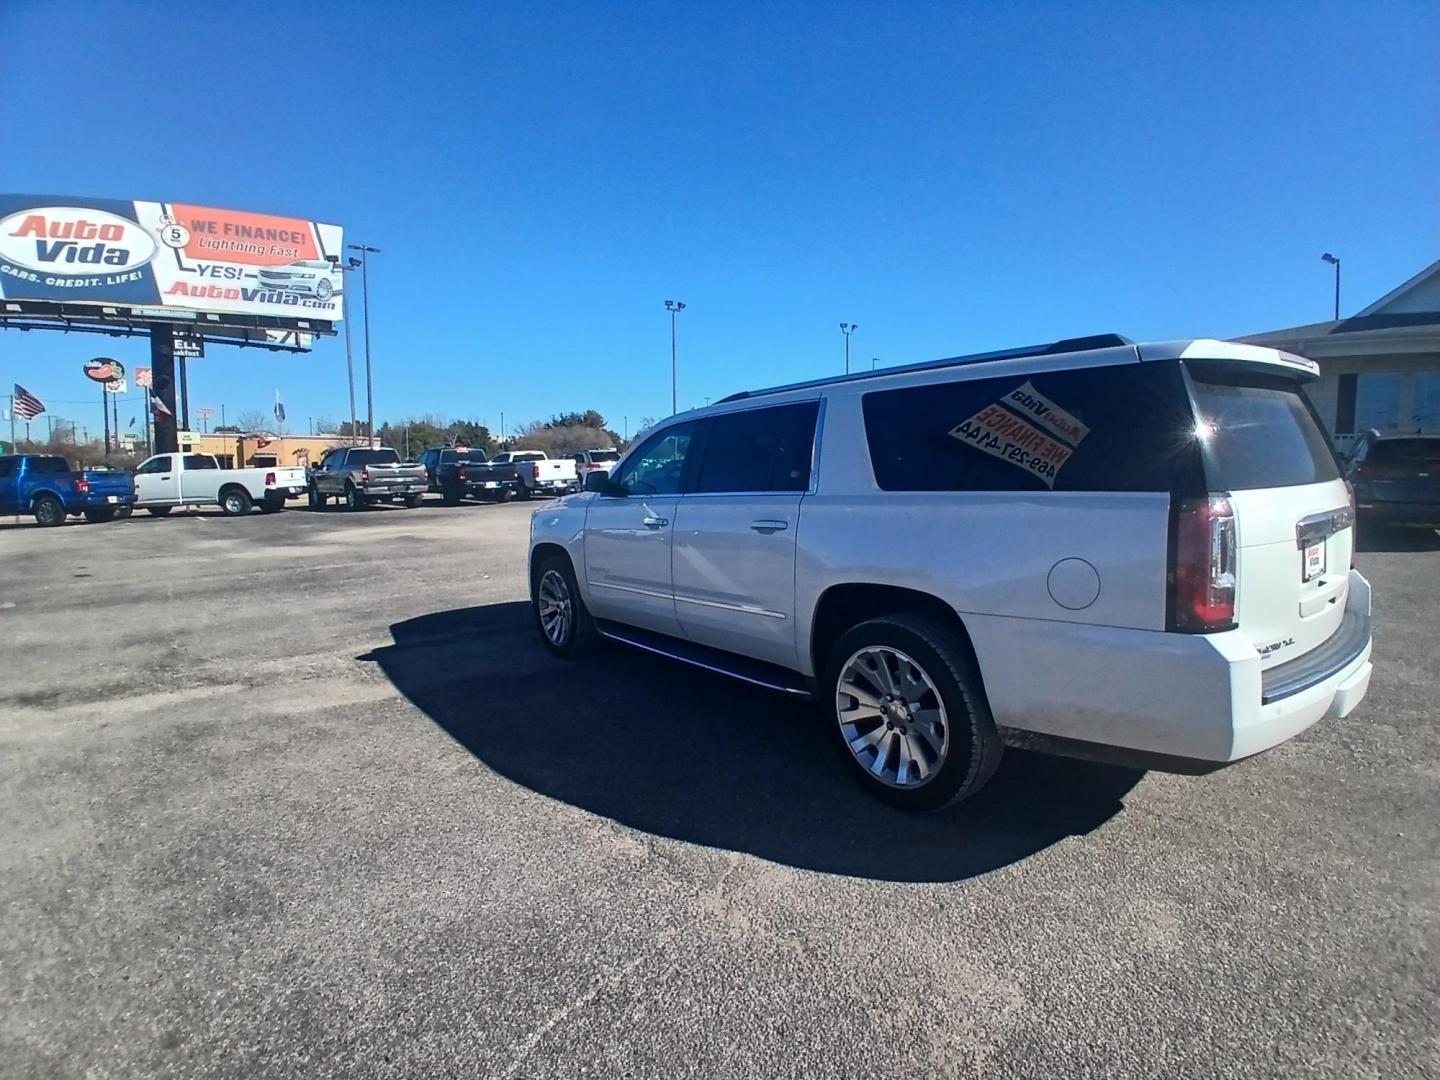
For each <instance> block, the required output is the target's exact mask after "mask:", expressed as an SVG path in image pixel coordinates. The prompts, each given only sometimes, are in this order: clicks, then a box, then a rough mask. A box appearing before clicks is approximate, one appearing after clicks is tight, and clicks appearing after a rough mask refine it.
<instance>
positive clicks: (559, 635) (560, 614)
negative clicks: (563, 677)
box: [531, 555, 599, 657]
mask: <svg viewBox="0 0 1440 1080" xmlns="http://www.w3.org/2000/svg"><path fill="white" fill-rule="evenodd" d="M531 596H532V597H533V599H532V601H531V606H532V607H533V608H534V611H535V623H536V625H537V626H538V627H539V628H540V638H541V640H543V641H544V642H545V647H546V648H547V649H549V650H550V651H551V652H552V653H554V654H555V655H556V656H565V657H570V656H575V655H577V654H579V653H582V652H584V651H586V650H587V649H589V648H590V647H591V646H592V645H593V644H594V643H595V640H596V638H597V637H599V635H598V634H597V633H596V631H595V622H594V620H593V619H592V618H591V617H590V612H589V611H588V610H587V609H586V607H585V601H584V600H582V599H581V598H580V590H579V588H578V587H577V586H576V584H575V571H574V570H573V569H572V568H571V566H570V560H569V559H566V558H564V557H563V556H560V555H551V556H550V557H549V558H547V559H545V560H544V561H543V562H542V563H541V564H540V565H539V566H538V567H536V569H535V584H534V586H533V588H532V589H531Z"/></svg>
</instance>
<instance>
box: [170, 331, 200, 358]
mask: <svg viewBox="0 0 1440 1080" xmlns="http://www.w3.org/2000/svg"><path fill="white" fill-rule="evenodd" d="M175 355H176V356H184V357H187V358H194V357H198V356H204V355H205V342H204V341H201V340H200V339H199V338H192V337H187V336H186V335H184V334H176V335H175Z"/></svg>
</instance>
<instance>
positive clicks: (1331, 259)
mask: <svg viewBox="0 0 1440 1080" xmlns="http://www.w3.org/2000/svg"><path fill="white" fill-rule="evenodd" d="M1320 258H1321V259H1322V260H1324V261H1325V262H1327V263H1330V264H1332V265H1333V266H1334V267H1335V321H1336V322H1339V321H1340V260H1339V259H1337V258H1336V257H1335V256H1334V255H1331V254H1330V252H1328V251H1327V252H1325V254H1324V255H1321V256H1320Z"/></svg>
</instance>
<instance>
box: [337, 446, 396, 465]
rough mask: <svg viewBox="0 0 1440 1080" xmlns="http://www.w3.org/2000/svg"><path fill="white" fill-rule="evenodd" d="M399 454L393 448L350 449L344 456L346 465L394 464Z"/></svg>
mask: <svg viewBox="0 0 1440 1080" xmlns="http://www.w3.org/2000/svg"><path fill="white" fill-rule="evenodd" d="M399 460H400V455H399V454H397V453H395V451H394V450H389V449H386V450H351V451H350V452H349V453H348V454H347V455H346V457H345V463H346V464H347V465H394V464H395V463H396V462H397V461H399Z"/></svg>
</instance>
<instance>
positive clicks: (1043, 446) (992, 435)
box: [950, 380, 1090, 488]
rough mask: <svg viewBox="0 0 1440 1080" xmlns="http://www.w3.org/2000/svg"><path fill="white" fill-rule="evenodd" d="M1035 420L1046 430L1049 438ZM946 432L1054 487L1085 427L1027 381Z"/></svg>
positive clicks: (1086, 433) (1080, 440) (1085, 430)
mask: <svg viewBox="0 0 1440 1080" xmlns="http://www.w3.org/2000/svg"><path fill="white" fill-rule="evenodd" d="M1032 420H1033V421H1035V423H1031V422H1030V421H1032ZM1035 424H1039V425H1041V426H1042V427H1044V428H1046V429H1047V430H1048V432H1050V433H1052V434H1053V437H1052V434H1047V432H1046V431H1041V430H1040V428H1039V427H1036V426H1035ZM950 434H951V436H952V437H954V438H956V439H959V440H960V441H961V442H963V443H965V444H967V445H969V446H973V447H975V449H977V450H980V451H983V452H984V453H986V454H989V455H990V456H991V457H996V458H999V459H1000V460H1001V461H1006V462H1009V463H1010V464H1012V465H1014V466H1016V467H1017V468H1020V469H1023V470H1025V471H1026V472H1028V473H1029V474H1030V475H1032V476H1035V477H1038V478H1039V479H1040V480H1041V481H1042V482H1043V483H1044V484H1045V485H1046V486H1047V487H1051V488H1053V487H1054V486H1055V478H1056V477H1057V476H1059V475H1060V470H1061V469H1062V468H1063V467H1064V466H1065V463H1066V462H1067V461H1069V460H1070V457H1071V455H1073V454H1074V453H1075V449H1076V448H1077V447H1078V446H1079V445H1080V444H1081V443H1082V442H1084V440H1085V436H1087V435H1089V434H1090V429H1089V428H1088V427H1086V426H1085V425H1084V424H1083V423H1081V422H1080V420H1079V419H1078V418H1077V417H1074V416H1072V415H1070V413H1068V412H1066V411H1065V410H1064V409H1062V408H1061V407H1060V406H1059V405H1056V404H1055V402H1053V401H1051V400H1050V399H1049V398H1047V397H1046V396H1045V395H1044V394H1042V393H1040V391H1038V390H1036V389H1035V387H1034V386H1032V385H1031V384H1030V382H1029V381H1028V380H1027V381H1026V382H1025V383H1023V384H1022V385H1020V386H1018V387H1016V388H1015V389H1014V390H1012V391H1010V393H1008V394H1006V395H1005V396H1004V397H1003V398H1001V399H1000V400H999V401H997V402H996V403H995V404H993V405H987V406H985V408H983V409H981V410H980V411H979V412H977V413H976V414H975V415H974V416H972V417H970V418H969V419H967V420H963V421H961V423H960V424H958V425H957V426H956V427H954V428H952V429H951V431H950Z"/></svg>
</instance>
